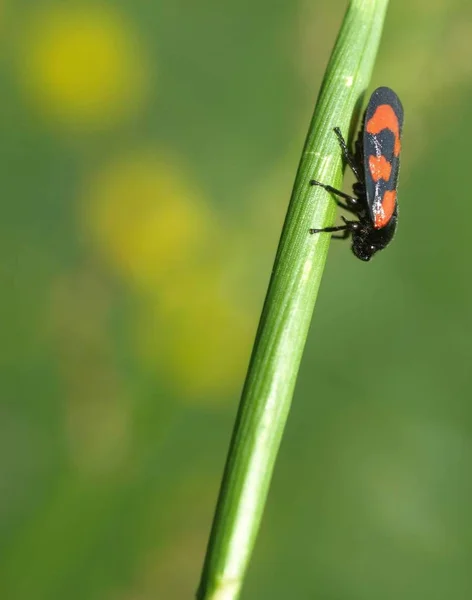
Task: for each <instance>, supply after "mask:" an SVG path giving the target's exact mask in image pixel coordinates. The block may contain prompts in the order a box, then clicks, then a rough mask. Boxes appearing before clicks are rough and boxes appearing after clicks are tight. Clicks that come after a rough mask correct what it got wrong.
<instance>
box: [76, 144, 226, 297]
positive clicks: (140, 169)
mask: <svg viewBox="0 0 472 600" xmlns="http://www.w3.org/2000/svg"><path fill="white" fill-rule="evenodd" d="M194 190H195V185H192V186H191V185H186V184H184V182H183V179H182V176H181V175H180V173H178V172H177V171H176V169H175V167H173V166H172V163H171V162H170V161H169V160H167V159H165V158H163V157H162V156H159V155H158V154H156V153H155V152H152V151H149V152H146V151H144V152H140V153H138V154H134V155H133V154H131V155H129V156H124V157H122V158H119V159H118V160H116V161H115V162H112V163H111V164H110V165H108V166H107V167H105V168H104V169H103V171H102V172H100V173H99V174H98V175H97V176H96V177H95V178H94V179H93V180H92V182H91V184H90V187H89V190H88V191H87V201H86V204H85V207H84V209H85V213H84V214H85V221H86V223H87V229H88V230H89V231H90V232H91V233H92V235H93V238H94V240H95V242H96V243H98V244H99V245H100V247H101V251H102V252H103V254H105V255H106V256H107V258H108V260H109V261H110V263H111V264H112V265H113V266H114V267H115V269H117V270H118V271H119V272H120V273H121V274H122V275H123V276H124V277H125V278H126V280H127V281H128V283H129V284H131V285H133V286H134V287H138V288H141V289H142V290H147V291H149V290H150V289H155V288H156V285H159V284H160V283H162V281H163V279H165V278H167V277H168V276H169V275H170V274H172V272H176V271H177V272H181V271H182V270H186V269H188V268H189V265H188V264H187V263H188V262H189V261H190V262H193V261H195V259H196V257H197V255H201V254H202V253H204V251H205V248H206V247H207V246H208V238H209V236H210V235H211V233H210V231H211V230H213V233H214V231H215V226H214V223H212V218H211V214H210V212H209V211H208V209H207V207H206V205H205V203H204V202H202V201H201V199H200V198H199V197H198V194H197V192H195V191H194Z"/></svg>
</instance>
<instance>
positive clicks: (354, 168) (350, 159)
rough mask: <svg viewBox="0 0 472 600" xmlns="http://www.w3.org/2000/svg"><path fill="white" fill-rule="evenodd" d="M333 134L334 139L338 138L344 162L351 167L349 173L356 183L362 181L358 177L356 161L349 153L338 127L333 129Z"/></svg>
mask: <svg viewBox="0 0 472 600" xmlns="http://www.w3.org/2000/svg"><path fill="white" fill-rule="evenodd" d="M334 133H335V134H336V137H337V138H338V141H339V145H340V146H341V150H342V151H343V156H344V160H345V161H346V162H347V164H348V165H349V166H350V167H351V171H352V172H353V173H354V175H355V176H356V179H357V180H358V181H362V179H361V177H360V173H359V169H358V168H357V162H356V159H355V158H354V155H353V154H352V153H351V151H350V150H349V148H348V147H347V144H346V141H345V139H344V138H343V134H342V133H341V130H340V129H339V127H335V128H334Z"/></svg>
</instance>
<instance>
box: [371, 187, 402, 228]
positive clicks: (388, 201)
mask: <svg viewBox="0 0 472 600" xmlns="http://www.w3.org/2000/svg"><path fill="white" fill-rule="evenodd" d="M396 204H397V192H396V191H395V190H387V191H386V192H385V193H384V195H383V199H382V204H381V205H380V206H379V207H378V208H377V207H374V227H375V229H382V227H385V225H387V224H388V222H389V221H390V219H391V218H392V215H393V213H394V211H395V206H396Z"/></svg>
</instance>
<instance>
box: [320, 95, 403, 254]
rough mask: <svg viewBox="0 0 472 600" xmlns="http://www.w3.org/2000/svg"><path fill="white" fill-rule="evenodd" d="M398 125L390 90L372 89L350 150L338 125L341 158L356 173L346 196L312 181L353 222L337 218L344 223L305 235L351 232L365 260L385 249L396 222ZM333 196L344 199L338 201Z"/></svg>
mask: <svg viewBox="0 0 472 600" xmlns="http://www.w3.org/2000/svg"><path fill="white" fill-rule="evenodd" d="M402 129H403V106H402V103H401V102H400V99H399V98H398V96H397V95H396V94H395V92H394V91H393V90H391V89H390V88H388V87H379V88H377V89H376V90H375V91H374V92H373V94H372V96H371V97H370V100H369V103H368V104H367V108H366V110H365V113H364V117H363V121H362V127H361V130H360V132H359V136H358V138H357V141H356V143H355V145H354V153H351V151H350V150H349V148H348V146H347V144H346V142H345V140H344V138H343V136H342V133H341V130H340V129H339V127H335V129H334V133H335V134H336V136H337V138H338V140H339V144H340V146H341V150H342V153H343V156H344V160H345V161H346V163H347V164H348V165H349V167H350V168H351V170H352V172H353V173H354V175H355V177H356V180H357V181H356V183H354V185H353V186H352V190H353V193H354V195H353V196H350V195H349V194H345V193H344V192H341V191H340V190H337V189H335V188H333V187H332V186H330V185H325V184H324V183H320V182H319V181H315V180H314V179H313V180H311V181H310V185H317V186H320V187H322V188H324V189H325V190H326V191H327V192H330V193H331V194H334V195H335V200H336V203H337V204H338V206H340V207H341V208H343V209H344V210H347V211H348V212H350V213H352V214H354V215H355V216H356V217H357V219H358V220H357V221H353V220H347V219H345V218H344V217H341V218H342V219H343V221H344V225H338V226H334V227H324V228H323V229H310V233H312V234H314V233H322V232H327V233H330V232H333V231H342V232H343V233H342V234H341V235H336V236H333V238H338V239H347V238H348V237H349V235H351V236H352V251H353V253H354V254H355V256H357V258H360V259H361V260H364V261H369V260H370V259H371V258H372V256H373V255H374V254H375V253H376V252H378V251H379V250H382V249H383V248H385V247H386V246H387V245H388V244H389V243H390V242H391V241H392V239H393V236H394V234H395V230H396V227H397V220H398V205H397V186H398V173H399V170H400V150H401V138H402ZM336 196H338V197H340V198H343V199H344V200H345V201H346V203H343V202H341V201H340V200H339V199H338V198H337V197H336Z"/></svg>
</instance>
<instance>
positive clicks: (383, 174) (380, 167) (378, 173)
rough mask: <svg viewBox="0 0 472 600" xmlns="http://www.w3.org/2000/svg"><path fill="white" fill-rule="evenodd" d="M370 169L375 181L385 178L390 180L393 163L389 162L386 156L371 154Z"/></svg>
mask: <svg viewBox="0 0 472 600" xmlns="http://www.w3.org/2000/svg"><path fill="white" fill-rule="evenodd" d="M369 170H370V174H371V175H372V179H373V180H374V181H379V180H380V179H383V180H384V181H388V180H389V179H390V173H391V172H392V165H391V164H390V163H389V162H388V160H387V159H386V158H385V156H373V155H371V156H369Z"/></svg>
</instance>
